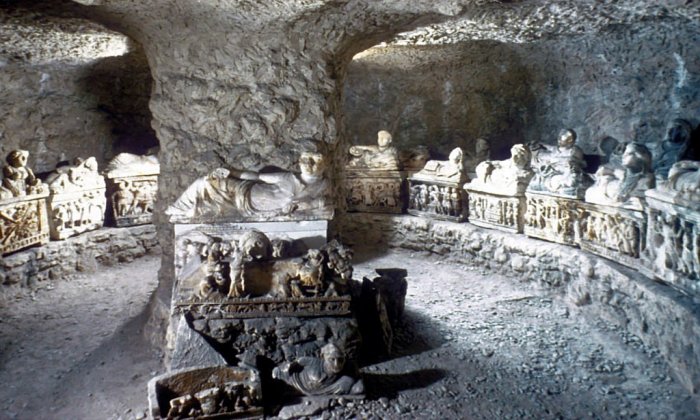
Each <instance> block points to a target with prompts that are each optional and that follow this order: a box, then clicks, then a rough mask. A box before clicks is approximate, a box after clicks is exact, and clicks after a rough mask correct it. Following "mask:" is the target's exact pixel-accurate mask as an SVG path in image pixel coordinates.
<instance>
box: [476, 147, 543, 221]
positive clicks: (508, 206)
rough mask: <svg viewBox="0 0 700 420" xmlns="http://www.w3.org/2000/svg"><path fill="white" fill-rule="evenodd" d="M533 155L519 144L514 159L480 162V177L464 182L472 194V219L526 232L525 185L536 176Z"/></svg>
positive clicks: (515, 149) (513, 148) (512, 156)
mask: <svg viewBox="0 0 700 420" xmlns="http://www.w3.org/2000/svg"><path fill="white" fill-rule="evenodd" d="M530 158H531V154H530V150H529V149H528V147H527V146H525V145H522V144H516V145H515V146H513V147H512V148H511V158H510V159H508V160H503V161H485V162H481V163H480V164H479V165H477V167H476V176H477V177H476V179H474V180H472V181H471V182H469V183H468V184H466V185H465V186H464V189H465V190H467V192H468V195H469V197H468V201H469V222H470V223H473V224H475V225H477V226H482V227H487V228H492V229H499V230H504V231H508V232H517V233H522V232H523V224H524V214H525V189H526V188H527V185H528V183H529V182H530V179H531V178H532V176H533V172H532V169H531V168H530Z"/></svg>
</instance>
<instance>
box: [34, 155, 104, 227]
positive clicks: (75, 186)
mask: <svg viewBox="0 0 700 420" xmlns="http://www.w3.org/2000/svg"><path fill="white" fill-rule="evenodd" d="M46 183H47V184H48V185H49V190H50V193H51V195H50V196H49V212H50V222H51V223H50V224H51V239H55V240H60V239H66V238H68V237H71V236H74V235H78V234H80V233H83V232H87V231H90V230H95V229H99V228H101V227H102V226H103V225H104V219H105V209H106V207H107V199H106V197H105V191H106V189H105V180H104V177H103V176H102V175H100V174H99V172H98V171H97V160H95V158H94V157H90V158H88V159H85V160H83V159H80V158H77V159H76V160H75V162H74V164H73V165H71V166H64V167H60V168H58V169H56V170H55V171H54V172H53V173H52V174H50V175H49V177H48V178H47V179H46Z"/></svg>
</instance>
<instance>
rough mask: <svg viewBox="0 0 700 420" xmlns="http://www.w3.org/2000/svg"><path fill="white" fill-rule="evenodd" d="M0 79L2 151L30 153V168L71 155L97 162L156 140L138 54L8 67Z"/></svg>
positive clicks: (50, 167)
mask: <svg viewBox="0 0 700 420" xmlns="http://www.w3.org/2000/svg"><path fill="white" fill-rule="evenodd" d="M0 83H1V84H2V86H3V89H2V91H0V156H6V155H7V153H8V152H9V151H10V150H14V149H24V150H28V151H29V152H30V156H31V157H32V162H31V163H30V166H32V167H33V168H35V170H36V172H49V171H51V170H53V169H54V168H55V167H56V164H57V163H58V162H59V161H61V160H71V159H73V158H74V157H77V156H95V157H96V158H97V160H98V163H99V164H100V165H102V164H103V163H105V162H106V161H107V160H108V159H109V158H111V157H112V156H113V155H114V154H116V153H118V152H123V151H130V152H134V153H142V152H145V150H146V149H147V148H148V147H152V146H157V145H158V140H157V139H156V137H155V134H154V133H153V130H152V129H151V127H150V119H151V117H150V112H149V110H148V98H149V94H150V83H151V78H150V73H149V69H148V65H147V64H146V61H145V57H143V55H142V53H141V54H139V53H138V52H134V53H133V54H129V55H127V56H123V57H113V58H105V59H102V60H101V61H98V62H91V63H85V64H80V65H73V66H57V65H51V64H41V65H39V64H37V65H31V64H26V63H25V64H10V65H6V66H3V67H2V68H0Z"/></svg>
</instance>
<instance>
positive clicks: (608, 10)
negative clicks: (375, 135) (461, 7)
mask: <svg viewBox="0 0 700 420" xmlns="http://www.w3.org/2000/svg"><path fill="white" fill-rule="evenodd" d="M661 20H663V21H669V22H674V23H675V24H679V25H696V26H697V25H699V24H700V2H698V1H692V0H679V1H649V0H644V1H642V0H620V1H618V0H596V1H592V0H554V1H553V0H540V1H512V2H509V1H503V2H492V3H491V4H489V5H488V6H484V7H478V8H476V7H473V8H470V9H469V10H468V11H467V12H466V13H464V14H463V15H462V16H460V17H458V18H456V19H451V20H448V21H445V22H441V23H436V24H431V25H428V26H424V27H421V28H417V29H415V30H412V31H408V32H403V33H400V34H399V35H397V36H396V38H395V39H394V40H392V41H391V42H389V43H390V44H393V45H435V44H454V43H458V42H463V41H471V40H495V41H501V42H506V43H524V42H532V41H537V40H540V39H546V38H551V37H553V36H560V35H579V34H584V33H596V32H600V31H601V30H604V29H605V28H608V27H611V26H613V25H626V24H635V23H640V22H645V21H661Z"/></svg>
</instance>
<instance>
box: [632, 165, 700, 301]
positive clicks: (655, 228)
mask: <svg viewBox="0 0 700 420" xmlns="http://www.w3.org/2000/svg"><path fill="white" fill-rule="evenodd" d="M645 197H646V203H647V208H646V212H647V218H648V219H647V231H646V236H647V241H648V245H647V246H646V248H645V249H644V250H643V252H642V259H643V261H644V265H643V271H645V272H646V273H647V274H649V275H650V276H652V277H657V278H659V279H661V280H664V281H666V282H668V283H670V284H672V285H674V286H676V287H679V288H681V289H682V290H684V291H686V292H688V293H691V294H694V295H697V294H698V293H700V162H696V161H690V160H683V161H680V162H677V163H675V164H673V166H672V167H671V168H670V170H669V172H668V179H667V180H666V181H665V182H663V183H661V184H660V185H657V187H656V188H653V189H650V190H648V191H646V192H645Z"/></svg>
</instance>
